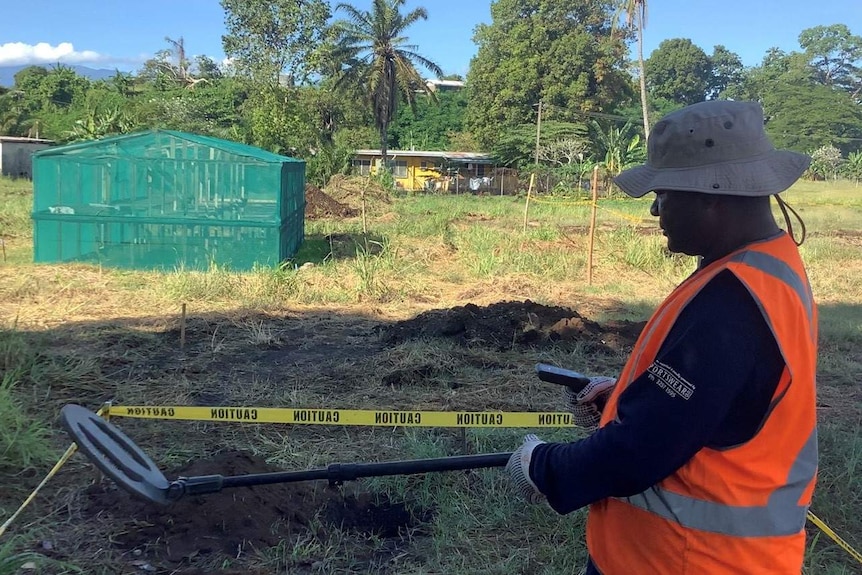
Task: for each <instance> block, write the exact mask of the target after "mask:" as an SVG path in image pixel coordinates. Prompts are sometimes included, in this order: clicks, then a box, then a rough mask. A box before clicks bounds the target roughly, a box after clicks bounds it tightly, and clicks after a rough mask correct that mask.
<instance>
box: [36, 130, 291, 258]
mask: <svg viewBox="0 0 862 575" xmlns="http://www.w3.org/2000/svg"><path fill="white" fill-rule="evenodd" d="M33 196H34V198H33V223H34V231H33V243H34V246H33V248H34V249H33V252H34V260H35V261H36V262H45V263H56V262H73V261H76V262H90V263H97V264H100V265H105V266H108V267H120V268H132V269H165V270H169V269H170V270H172V269H208V268H210V267H212V266H213V264H215V265H219V266H224V267H228V268H229V269H232V270H248V269H251V268H252V267H254V266H255V265H275V264H278V263H280V262H282V261H284V260H286V259H289V258H291V257H292V256H293V255H295V253H296V251H297V250H298V249H299V246H300V244H301V243H302V240H303V237H304V221H305V162H303V161H302V160H297V159H294V158H289V157H286V156H280V155H278V154H273V153H271V152H267V151H265V150H261V149H259V148H255V147H252V146H248V145H245V144H239V143H236V142H230V141H227V140H221V139H218V138H211V137H208V136H199V135H196V134H188V133H183V132H175V131H169V130H151V131H146V132H138V133H133V134H126V135H122V136H115V137H110V138H104V139H101V140H93V141H88V142H81V143H75V144H70V145H66V146H58V147H53V148H48V149H46V150H43V151H41V152H38V153H36V154H34V155H33Z"/></svg>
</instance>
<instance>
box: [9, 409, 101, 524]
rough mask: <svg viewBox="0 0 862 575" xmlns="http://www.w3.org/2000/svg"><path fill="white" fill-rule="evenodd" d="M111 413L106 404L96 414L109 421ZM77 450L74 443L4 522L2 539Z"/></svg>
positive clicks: (76, 445)
mask: <svg viewBox="0 0 862 575" xmlns="http://www.w3.org/2000/svg"><path fill="white" fill-rule="evenodd" d="M109 412H110V403H105V404H103V405H102V407H101V408H99V411H97V412H96V414H97V415H99V416H103V417H105V419H107V418H108V414H109ZM77 450H78V444H77V443H73V444H72V445H70V446H69V448H68V449H66V452H65V453H63V455H62V456H61V457H60V460H59V461H58V462H57V463H56V464H54V467H52V468H51V471H49V472H48V475H46V476H45V478H44V479H43V480H42V481H41V482H40V483H39V485H37V486H36V489H34V490H33V492H32V493H30V495H28V496H27V499H25V500H24V503H22V504H21V506H20V507H19V508H18V509H17V511H15V513H13V514H12V516H11V517H10V518H9V519H7V520H6V521H5V522H3V525H0V537H2V536H3V534H4V533H6V530H7V529H8V528H9V526H10V525H12V522H13V521H15V519H17V518H18V516H19V515H21V512H22V511H24V509H25V508H26V507H27V506H28V505H30V503H31V502H32V501H33V500H34V499H35V498H36V495H37V494H38V493H39V491H40V490H41V489H42V488H43V487H45V485H46V484H47V483H48V481H49V480H50V479H51V478H52V477H54V475H56V474H57V472H58V471H60V468H61V467H63V465H64V464H65V463H66V462H67V461H69V458H70V457H72V455H74V454H75V452H76V451H77Z"/></svg>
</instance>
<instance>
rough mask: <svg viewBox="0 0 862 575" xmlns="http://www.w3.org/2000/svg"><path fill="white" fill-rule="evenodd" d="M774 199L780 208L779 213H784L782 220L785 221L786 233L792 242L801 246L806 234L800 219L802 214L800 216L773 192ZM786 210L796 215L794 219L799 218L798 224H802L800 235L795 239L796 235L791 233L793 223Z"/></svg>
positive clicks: (803, 223)
mask: <svg viewBox="0 0 862 575" xmlns="http://www.w3.org/2000/svg"><path fill="white" fill-rule="evenodd" d="M775 199H776V201H777V202H778V207H779V208H781V213H782V214H784V221H785V223H787V233H789V234H790V237H791V238H793V243H795V244H796V245H797V246H801V245H802V244H803V243H804V242H805V236H806V235H807V230H806V229H805V222H804V221H803V220H802V216H800V215H799V213H798V212H797V211H796V210H794V209H793V207H792V206H791V205H790V204H788V203H787V202H785V201H784V200H783V199H782V198H781V196H779V195H778V194H775ZM787 210H790V211H791V212H792V213H793V215H794V216H796V219H797V220H799V224H800V225H801V226H802V237H801V238H800V239H799V240H797V239H796V235H795V234H794V233H793V223H792V222H791V221H790V214H788V213H787Z"/></svg>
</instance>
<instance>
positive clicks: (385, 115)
mask: <svg viewBox="0 0 862 575" xmlns="http://www.w3.org/2000/svg"><path fill="white" fill-rule="evenodd" d="M403 6H404V0H374V2H373V4H372V6H371V10H359V9H357V8H355V7H354V6H352V5H350V4H339V5H338V6H337V8H336V11H339V10H343V11H344V12H345V14H346V16H347V19H345V20H339V21H338V22H336V23H335V24H334V25H333V32H334V35H335V40H336V50H335V54H336V55H337V56H336V57H337V58H338V61H340V62H342V63H343V65H344V68H343V70H342V72H341V76H340V79H339V83H347V84H348V85H354V86H356V85H363V86H365V90H366V94H368V96H369V98H370V100H371V107H372V111H373V114H374V124H375V126H376V127H377V131H378V132H379V134H380V155H381V157H382V158H383V160H384V162H385V161H386V157H387V155H388V154H387V153H388V141H387V139H388V138H387V134H388V129H389V124H390V122H392V119H393V118H394V117H395V113H396V110H397V106H398V96H399V94H400V95H401V96H402V97H403V98H404V100H405V101H406V102H407V103H408V104H409V105H410V107H411V108H414V109H415V106H416V92H417V90H419V89H421V88H423V87H424V86H425V81H424V80H423V78H422V75H421V74H420V73H419V69H418V68H417V67H419V68H425V69H427V70H429V71H431V72H432V73H434V74H435V75H436V76H441V75H442V74H443V70H441V69H440V66H438V65H437V64H435V63H434V62H432V61H431V60H429V59H428V58H426V57H424V56H422V55H420V54H419V53H417V52H416V49H417V47H416V46H415V45H412V44H408V38H407V37H406V36H405V32H406V30H407V29H408V28H409V27H410V26H412V25H413V24H415V23H416V22H418V21H419V20H426V19H427V18H428V13H427V11H426V10H425V8H415V9H413V10H411V11H410V12H408V13H406V14H402V12H401V8H402V7H403Z"/></svg>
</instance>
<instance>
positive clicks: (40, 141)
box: [0, 136, 54, 144]
mask: <svg viewBox="0 0 862 575" xmlns="http://www.w3.org/2000/svg"><path fill="white" fill-rule="evenodd" d="M0 142H16V143H21V144H53V143H54V140H44V139H42V138H24V137H21V136H0Z"/></svg>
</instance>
